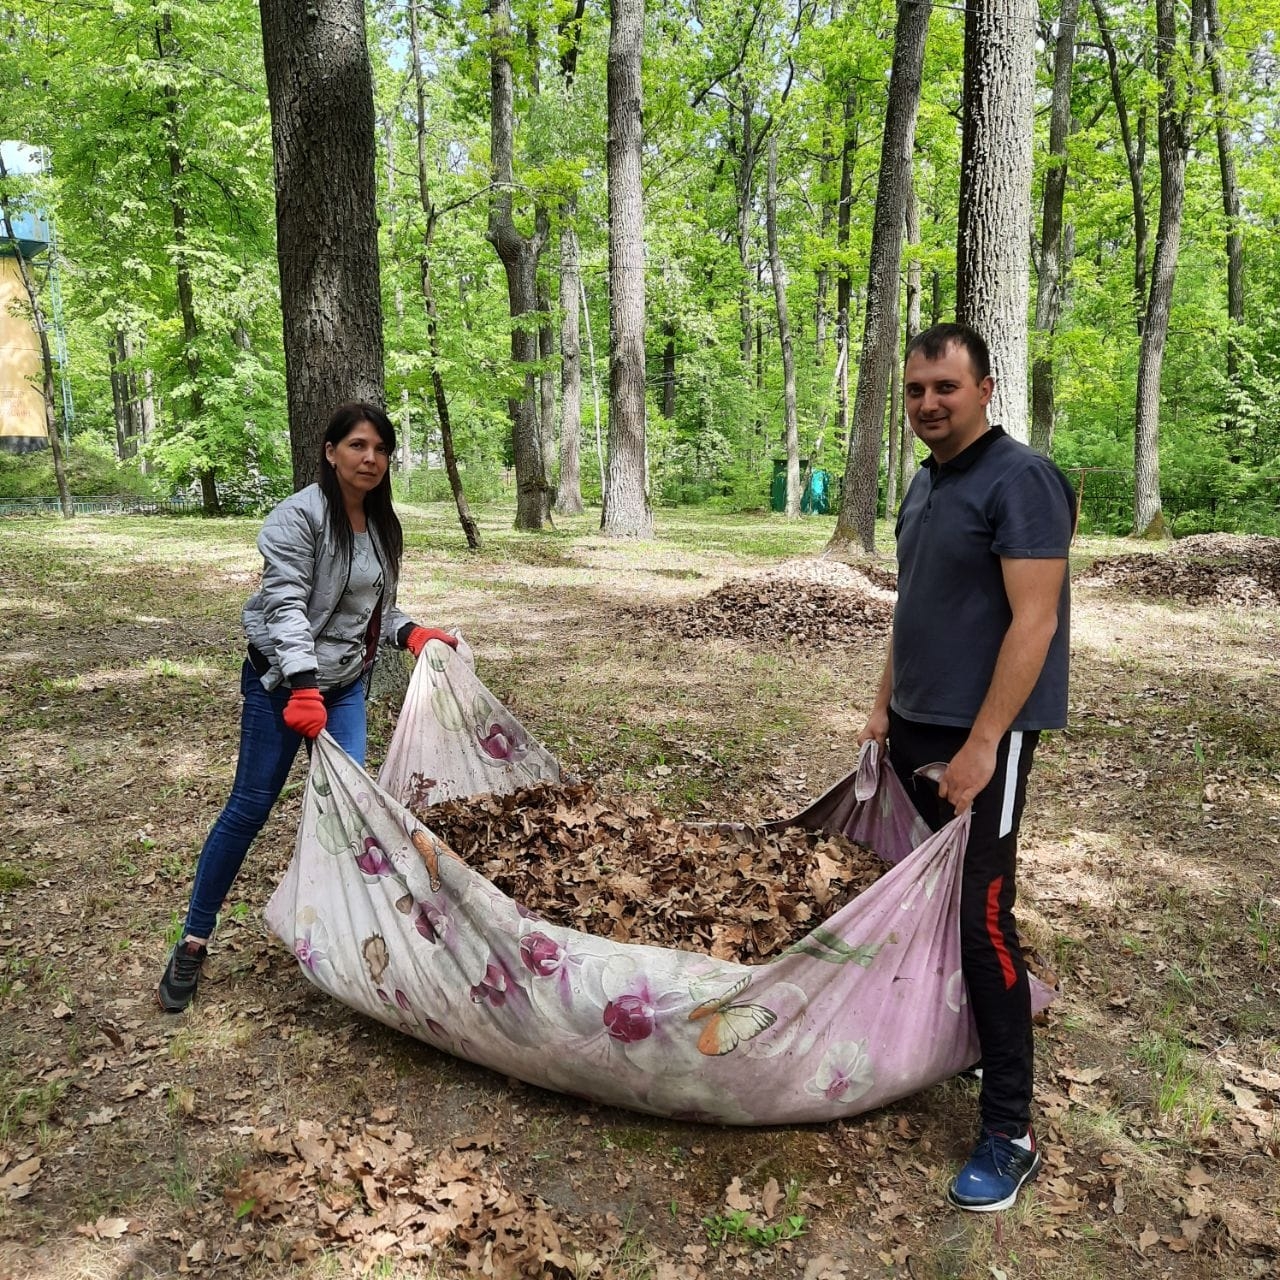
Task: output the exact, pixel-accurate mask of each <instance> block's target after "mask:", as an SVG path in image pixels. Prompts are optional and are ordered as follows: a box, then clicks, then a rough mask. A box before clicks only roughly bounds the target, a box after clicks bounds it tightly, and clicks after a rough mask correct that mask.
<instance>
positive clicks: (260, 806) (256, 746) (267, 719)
mask: <svg viewBox="0 0 1280 1280" xmlns="http://www.w3.org/2000/svg"><path fill="white" fill-rule="evenodd" d="M240 692H241V693H242V694H243V695H244V707H243V709H242V711H241V713H240V760H239V762H238V763H237V765H236V780H235V782H234V783H232V786H231V795H230V797H229V799H228V800H227V803H226V806H225V807H224V808H223V810H222V812H221V813H220V814H219V815H218V818H217V821H216V822H215V823H214V824H213V826H212V828H211V829H210V831H209V834H208V836H207V837H206V839H205V842H204V848H203V849H201V850H200V861H199V862H198V863H197V864H196V881H195V884H194V885H193V886H192V889H191V905H190V906H189V907H188V908H187V925H186V933H187V934H190V935H192V936H194V937H197V938H208V937H210V936H212V934H213V928H214V925H215V923H216V922H217V919H218V912H219V911H220V910H221V909H222V902H223V899H224V898H226V896H227V894H228V893H229V892H230V891H231V885H232V883H233V882H234V881H235V878H236V876H237V874H238V873H239V871H240V867H241V865H242V864H243V863H244V859H245V855H246V854H247V853H248V852H249V846H250V845H251V844H252V843H253V841H254V837H255V836H257V834H258V832H259V831H261V830H262V827H263V824H264V823H265V822H266V820H267V818H268V817H270V815H271V810H272V807H273V806H274V805H275V802H276V801H277V800H278V799H279V798H280V792H281V791H283V790H284V784H285V781H286V779H287V778H288V777H289V770H290V769H291V768H292V767H293V759H294V757H295V756H296V755H297V754H298V748H299V747H300V746H301V745H302V742H303V738H302V735H301V734H298V733H295V732H294V731H293V730H292V729H290V728H289V727H288V726H287V725H286V724H285V722H284V704H285V703H286V702H288V701H289V693H290V690H289V689H288V688H287V687H285V686H283V685H282V686H280V687H279V688H276V689H273V690H271V692H270V693H268V692H267V690H266V689H264V688H263V687H262V682H261V681H260V680H259V679H258V677H257V675H256V674H255V673H254V670H253V668H252V667H251V666H250V665H249V664H248V663H247V662H246V663H245V664H244V668H243V670H242V671H241V673H240ZM324 704H325V708H326V710H327V711H328V713H329V721H328V723H327V724H326V725H325V728H326V729H327V730H328V731H329V733H330V735H331V736H332V737H333V738H334V739H335V740H336V741H337V743H338V745H339V746H340V747H341V748H342V749H343V750H344V751H345V752H346V753H347V754H348V755H349V756H351V757H352V759H354V760H355V761H356V763H357V764H359V765H361V766H363V765H364V751H365V705H364V681H363V680H361V679H356V680H353V681H352V682H351V683H350V684H346V685H343V686H342V687H341V688H339V689H327V690H325V693H324Z"/></svg>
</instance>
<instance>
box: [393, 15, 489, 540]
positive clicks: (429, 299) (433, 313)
mask: <svg viewBox="0 0 1280 1280" xmlns="http://www.w3.org/2000/svg"><path fill="white" fill-rule="evenodd" d="M409 51H410V58H411V61H412V64H413V66H412V72H413V85H414V99H415V102H414V130H415V138H416V144H417V161H418V203H419V205H420V206H421V208H422V214H423V217H424V218H425V219H426V227H425V229H424V230H423V234H422V252H421V254H420V255H419V258H418V274H419V279H420V281H421V284H422V302H423V306H424V308H425V310H426V313H427V350H428V354H429V355H430V357H431V394H432V397H433V399H434V401H435V406H436V417H437V418H438V419H439V422H440V452H441V453H442V454H443V455H444V469H445V474H446V475H447V476H448V477H449V488H450V490H451V491H452V493H453V502H454V506H455V507H456V508H457V511H458V523H459V524H460V525H461V526H462V533H463V536H464V537H465V538H466V540H467V546H468V547H469V548H470V549H471V550H472V551H479V550H480V526H479V525H477V524H476V522H475V520H474V519H473V518H472V515H471V508H470V506H469V505H468V503H467V495H466V492H465V491H464V490H463V487H462V476H461V475H460V474H459V472H458V457H457V452H456V450H455V449H454V444H453V420H452V418H451V417H450V415H449V397H448V396H447V395H446V394H445V387H444V377H443V375H442V374H441V372H440V333H439V313H438V311H437V309H436V298H435V289H434V288H433V286H432V282H431V242H432V239H433V237H434V236H435V230H436V222H437V218H438V214H437V211H436V207H435V204H434V203H433V201H432V199H431V190H430V187H429V186H428V183H427V105H426V78H425V76H424V75H423V71H422V41H421V37H420V33H419V28H418V0H409ZM406 436H407V431H406Z"/></svg>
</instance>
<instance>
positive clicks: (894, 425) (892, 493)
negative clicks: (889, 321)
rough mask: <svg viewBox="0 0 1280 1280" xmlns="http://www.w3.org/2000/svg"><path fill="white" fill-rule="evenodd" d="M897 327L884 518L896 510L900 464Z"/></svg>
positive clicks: (899, 365)
mask: <svg viewBox="0 0 1280 1280" xmlns="http://www.w3.org/2000/svg"><path fill="white" fill-rule="evenodd" d="M894 319H895V321H898V320H900V319H901V317H900V316H895V317H894ZM898 328H899V325H898V324H895V325H894V347H895V350H894V360H893V365H892V369H891V372H892V377H891V378H890V380H889V459H888V462H887V463H886V466H885V481H884V513H885V515H886V516H892V515H893V514H894V512H895V511H897V509H898V475H899V470H900V465H901V464H900V463H899V462H898V453H899V450H900V448H901V438H902V432H901V431H900V430H899V429H898V423H899V422H900V421H901V418H902V361H901V360H900V359H898V351H899V350H901V348H899V347H898V343H897V336H898V334H897V331H898Z"/></svg>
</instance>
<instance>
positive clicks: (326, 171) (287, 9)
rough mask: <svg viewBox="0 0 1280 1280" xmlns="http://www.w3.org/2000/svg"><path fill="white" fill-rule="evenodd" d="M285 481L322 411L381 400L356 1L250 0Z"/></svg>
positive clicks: (297, 466)
mask: <svg viewBox="0 0 1280 1280" xmlns="http://www.w3.org/2000/svg"><path fill="white" fill-rule="evenodd" d="M259 9H260V12H261V15H262V48H263V60H264V63H265V66H266V73H267V94H268V98H269V100H270V105H271V145H272V150H273V152H274V154H275V179H276V183H275V185H276V256H277V259H278V261H279V266H280V304H281V310H282V312H283V315H284V358H285V377H286V383H287V387H288V407H289V439H290V443H291V452H292V456H293V483H294V487H295V488H299V489H300V488H302V487H303V486H304V485H307V484H310V483H311V481H312V480H314V478H315V474H316V467H317V465H318V460H319V457H320V443H321V440H322V439H323V436H324V429H325V426H326V424H327V422H328V419H329V415H330V414H331V413H332V412H333V410H334V408H335V407H336V406H337V405H339V404H341V403H342V402H343V401H348V400H365V401H369V402H371V403H373V404H376V405H382V404H383V402H384V398H385V384H384V381H383V368H382V297H381V291H380V285H379V271H378V210H377V190H376V179H375V176H374V151H375V147H376V145H377V140H376V137H375V131H374V112H373V77H372V73H371V70H370V67H369V51H368V47H367V45H366V42H365V22H364V3H363V0H308V3H307V4H305V5H302V4H297V3H294V2H293V0H260V5H259Z"/></svg>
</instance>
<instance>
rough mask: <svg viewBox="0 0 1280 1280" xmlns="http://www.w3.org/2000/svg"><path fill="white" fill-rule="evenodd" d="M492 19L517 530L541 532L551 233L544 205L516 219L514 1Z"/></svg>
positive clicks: (545, 501) (497, 230) (496, 228)
mask: <svg viewBox="0 0 1280 1280" xmlns="http://www.w3.org/2000/svg"><path fill="white" fill-rule="evenodd" d="M489 16H490V48H489V66H490V117H491V118H490V140H489V162H490V165H491V166H492V172H493V191H492V195H491V196H490V201H489V229H488V232H487V235H488V239H489V242H490V244H492V245H493V247H494V249H495V250H496V251H497V254H498V257H499V258H500V259H501V261H502V266H503V268H504V270H505V271H506V274H507V299H508V305H509V307H510V314H511V363H512V365H513V366H514V370H513V372H514V376H515V377H516V378H518V379H520V382H521V389H520V394H519V395H517V396H510V397H508V401H507V404H508V409H509V412H510V414H511V452H512V458H513V460H514V462H515V472H516V521H515V524H516V528H517V529H529V530H536V529H541V528H543V527H544V526H545V525H546V524H547V522H548V520H549V519H550V516H551V487H550V485H549V484H548V483H547V474H546V460H545V458H544V457H543V452H542V434H541V430H540V427H539V423H538V399H539V393H538V376H537V373H536V370H537V367H538V354H539V353H538V329H539V327H540V326H539V325H538V324H537V323H536V320H535V317H536V316H537V312H538V259H539V258H540V257H541V255H542V250H543V247H544V246H545V245H546V243H547V237H548V235H549V234H550V231H551V223H550V219H549V218H548V216H547V211H546V209H545V207H544V206H543V205H542V203H541V202H539V203H538V205H537V207H536V209H535V211H534V218H533V224H534V225H533V230H532V231H530V232H529V233H527V234H526V233H525V232H522V231H521V230H520V229H519V227H518V226H517V225H516V220H515V212H514V208H515V194H516V185H515V76H514V71H513V68H512V51H513V48H514V36H513V34H512V30H511V4H510V0H493V3H492V5H491V7H490V10H489Z"/></svg>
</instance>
